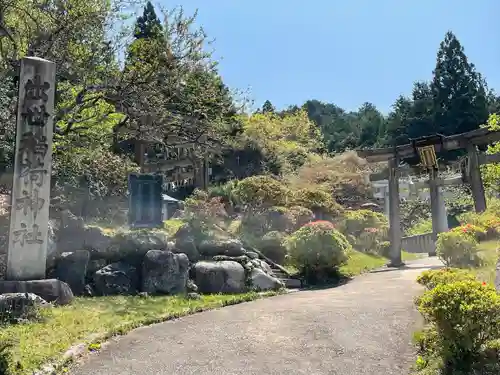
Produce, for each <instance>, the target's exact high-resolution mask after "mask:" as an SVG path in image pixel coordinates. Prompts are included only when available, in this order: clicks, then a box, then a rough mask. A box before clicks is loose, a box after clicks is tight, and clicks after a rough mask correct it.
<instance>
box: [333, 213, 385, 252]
mask: <svg viewBox="0 0 500 375" xmlns="http://www.w3.org/2000/svg"><path fill="white" fill-rule="evenodd" d="M339 230H340V231H341V232H342V233H344V234H345V235H346V236H347V238H348V239H349V240H350V242H351V244H352V245H353V247H354V248H356V250H359V251H363V252H371V253H379V254H381V252H383V251H384V250H386V249H385V247H384V245H383V243H384V242H385V241H387V236H388V231H389V223H388V221H387V218H386V217H385V216H384V215H383V214H381V213H378V212H373V211H370V210H355V211H346V212H345V214H344V220H342V222H341V223H340V225H339ZM381 255H384V254H381Z"/></svg>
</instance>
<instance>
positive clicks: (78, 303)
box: [0, 292, 276, 374]
mask: <svg viewBox="0 0 500 375" xmlns="http://www.w3.org/2000/svg"><path fill="white" fill-rule="evenodd" d="M275 294H276V293H273V292H271V293H265V294H258V293H246V294H238V295H206V296H201V299H199V300H190V299H186V298H184V297H168V296H163V297H138V296H113V297H99V298H76V299H75V301H74V302H73V303H72V304H71V305H69V306H62V307H54V308H52V309H46V310H44V311H43V312H42V315H43V318H44V319H43V320H42V321H41V322H37V323H35V322H34V323H27V324H20V325H11V326H5V327H1V328H0V341H3V340H5V339H10V340H14V346H13V348H12V349H11V354H12V360H11V362H10V364H9V365H10V371H11V373H12V374H32V373H33V370H36V369H38V368H40V367H41V366H43V365H44V364H47V363H48V362H51V361H54V360H57V359H58V357H60V356H61V355H62V354H63V353H64V352H65V351H66V350H68V349H69V348H70V347H71V346H72V345H75V344H78V343H85V344H86V345H87V346H88V347H89V348H92V349H93V350H95V348H96V347H97V346H98V345H96V344H99V343H100V342H101V341H104V340H106V339H108V338H109V337H111V336H113V335H118V334H125V333H127V332H129V331H130V330H132V329H134V328H137V327H139V326H143V325H149V324H153V323H159V322H162V321H165V320H169V319H172V318H177V317H180V316H185V315H188V314H192V313H195V312H199V311H203V310H208V309H214V308H218V307H223V306H227V305H232V304H237V303H240V302H246V301H252V300H255V299H258V298H259V297H261V296H270V295H275ZM91 335H92V337H94V339H90V337H91ZM96 337H97V338H98V339H96ZM89 350H90V349H89ZM59 365H60V366H62V365H64V364H62V363H61V364H59Z"/></svg>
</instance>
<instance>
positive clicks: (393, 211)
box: [388, 157, 403, 267]
mask: <svg viewBox="0 0 500 375" xmlns="http://www.w3.org/2000/svg"><path fill="white" fill-rule="evenodd" d="M398 164H399V160H398V158H397V157H395V158H391V159H390V160H389V223H390V227H389V238H390V241H391V253H390V263H389V264H388V266H389V267H400V266H402V265H403V262H402V260H401V218H400V208H399V171H398Z"/></svg>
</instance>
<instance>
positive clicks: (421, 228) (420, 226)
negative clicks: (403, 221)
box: [407, 219, 432, 236]
mask: <svg viewBox="0 0 500 375" xmlns="http://www.w3.org/2000/svg"><path fill="white" fill-rule="evenodd" d="M431 232H432V219H425V220H422V221H419V222H417V223H416V224H415V225H414V226H412V227H411V228H409V229H408V231H407V233H408V235H410V236H414V235H417V234H424V233H431Z"/></svg>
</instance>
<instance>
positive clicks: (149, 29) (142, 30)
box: [134, 1, 163, 39]
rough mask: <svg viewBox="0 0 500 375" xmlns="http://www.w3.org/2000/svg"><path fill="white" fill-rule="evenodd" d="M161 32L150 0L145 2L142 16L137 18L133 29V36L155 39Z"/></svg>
mask: <svg viewBox="0 0 500 375" xmlns="http://www.w3.org/2000/svg"><path fill="white" fill-rule="evenodd" d="M162 33H163V27H162V25H161V22H160V20H159V19H158V16H157V15H156V12H155V8H154V6H153V4H151V2H150V1H148V2H147V3H146V6H145V7H144V11H143V13H142V16H140V17H138V18H137V22H136V23H135V29H134V37H135V38H136V39H157V38H160V37H161V35H162Z"/></svg>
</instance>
